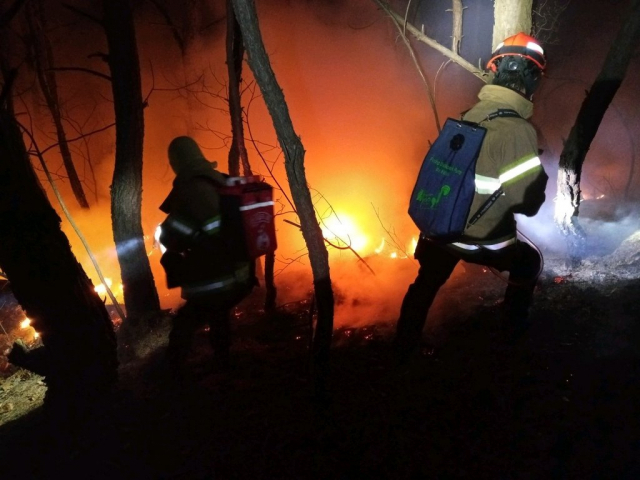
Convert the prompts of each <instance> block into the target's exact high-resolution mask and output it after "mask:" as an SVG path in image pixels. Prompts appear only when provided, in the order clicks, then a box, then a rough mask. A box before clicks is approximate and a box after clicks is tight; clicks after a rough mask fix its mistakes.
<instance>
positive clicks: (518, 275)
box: [503, 242, 542, 340]
mask: <svg viewBox="0 0 640 480" xmlns="http://www.w3.org/2000/svg"><path fill="white" fill-rule="evenodd" d="M541 263H542V258H541V256H540V254H539V253H538V252H537V251H536V250H535V249H534V248H532V247H531V246H530V245H528V244H527V243H524V242H518V244H517V251H516V254H515V255H514V257H513V262H512V265H511V266H510V268H509V269H508V270H509V285H508V286H507V290H506V292H505V296H504V305H503V308H504V327H505V330H506V332H507V334H508V335H509V336H510V337H512V339H514V340H515V339H517V338H519V337H520V336H522V334H523V333H524V332H525V331H526V330H527V329H528V327H529V308H530V307H531V303H532V300H533V291H534V289H535V286H536V282H537V280H538V275H539V273H540V265H541Z"/></svg>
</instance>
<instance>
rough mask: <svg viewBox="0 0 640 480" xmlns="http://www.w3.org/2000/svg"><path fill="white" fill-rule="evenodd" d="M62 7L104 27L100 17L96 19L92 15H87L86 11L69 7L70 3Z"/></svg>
mask: <svg viewBox="0 0 640 480" xmlns="http://www.w3.org/2000/svg"><path fill="white" fill-rule="evenodd" d="M62 6H63V7H65V8H67V9H69V10H71V11H72V12H73V13H77V14H78V15H80V16H81V17H84V18H88V19H89V20H91V21H92V22H94V23H97V24H98V25H100V26H102V20H100V19H99V18H98V17H94V16H93V15H91V14H90V13H87V12H85V11H84V10H81V9H79V8H78V7H75V6H73V5H69V4H68V3H63V4H62Z"/></svg>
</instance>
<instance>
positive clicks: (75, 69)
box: [51, 67, 111, 81]
mask: <svg viewBox="0 0 640 480" xmlns="http://www.w3.org/2000/svg"><path fill="white" fill-rule="evenodd" d="M51 70H53V71H59V72H84V73H90V74H91V75H95V76H97V77H100V78H103V79H105V80H108V81H111V77H110V76H109V75H106V74H104V73H101V72H97V71H96V70H91V69H90V68H84V67H55V68H52V69H51Z"/></svg>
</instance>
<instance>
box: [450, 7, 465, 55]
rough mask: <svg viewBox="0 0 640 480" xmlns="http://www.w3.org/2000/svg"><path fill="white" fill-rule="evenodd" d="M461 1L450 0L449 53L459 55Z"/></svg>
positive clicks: (462, 8)
mask: <svg viewBox="0 0 640 480" xmlns="http://www.w3.org/2000/svg"><path fill="white" fill-rule="evenodd" d="M464 8H465V7H463V6H462V0H451V14H452V17H453V18H452V25H451V51H453V52H455V53H457V54H460V44H461V43H462V12H463V10H464Z"/></svg>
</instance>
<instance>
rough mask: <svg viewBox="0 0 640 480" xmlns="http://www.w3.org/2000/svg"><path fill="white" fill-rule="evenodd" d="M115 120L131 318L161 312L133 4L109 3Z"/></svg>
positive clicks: (116, 204) (117, 193) (117, 202)
mask: <svg viewBox="0 0 640 480" xmlns="http://www.w3.org/2000/svg"><path fill="white" fill-rule="evenodd" d="M103 11H104V27H105V32H106V35H107V43H108V46H109V57H108V58H109V68H110V70H111V78H112V90H113V102H114V108H115V117H116V158H115V168H114V172H113V183H112V185H111V220H112V224H113V238H114V241H115V244H116V252H117V255H118V262H119V264H120V271H121V275H122V285H123V290H124V303H125V307H126V309H127V317H133V318H139V317H140V316H142V315H143V314H145V313H152V312H157V311H159V310H160V300H159V298H158V292H157V290H156V286H155V282H154V279H153V274H152V272H151V266H150V264H149V258H148V257H147V252H146V250H145V245H144V239H143V235H144V233H143V231H142V214H141V208H142V147H143V137H144V114H143V104H142V90H141V89H142V87H141V81H140V65H139V61H138V48H137V45H136V36H135V28H134V24H133V15H132V12H131V6H130V4H129V1H128V0H104V1H103Z"/></svg>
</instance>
